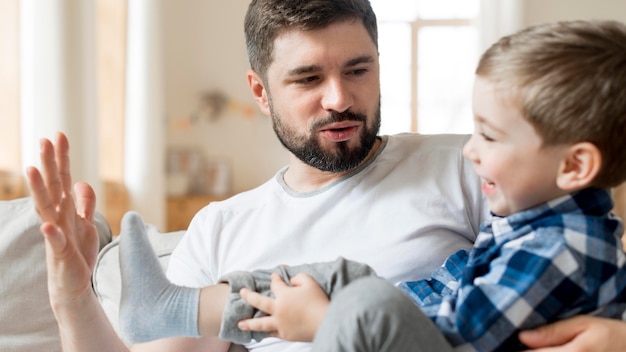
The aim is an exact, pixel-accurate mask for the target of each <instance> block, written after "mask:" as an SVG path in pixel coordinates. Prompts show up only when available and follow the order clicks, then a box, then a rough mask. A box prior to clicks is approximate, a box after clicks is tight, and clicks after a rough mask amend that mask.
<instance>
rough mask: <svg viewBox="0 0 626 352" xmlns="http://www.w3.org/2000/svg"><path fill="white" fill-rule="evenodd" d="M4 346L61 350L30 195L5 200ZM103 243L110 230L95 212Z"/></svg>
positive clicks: (0, 300)
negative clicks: (28, 196)
mask: <svg viewBox="0 0 626 352" xmlns="http://www.w3.org/2000/svg"><path fill="white" fill-rule="evenodd" d="M0 215H1V216H0V351H3V352H39V351H42V352H43V351H46V352H57V351H61V345H60V341H59V331H58V328H57V324H56V320H55V318H54V315H53V314H52V309H51V308H50V303H49V300H48V288H47V279H46V262H45V248H44V241H43V237H42V235H41V232H40V231H39V226H40V221H39V217H38V215H37V213H36V212H35V209H34V207H33V204H32V200H31V199H30V198H19V199H15V200H10V201H0ZM95 221H96V228H97V231H98V237H99V241H100V247H101V248H104V247H105V245H106V244H107V243H109V242H111V230H110V228H109V225H108V224H107V222H106V220H105V219H104V217H103V216H102V215H101V214H96V216H95Z"/></svg>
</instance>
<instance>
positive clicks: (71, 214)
mask: <svg viewBox="0 0 626 352" xmlns="http://www.w3.org/2000/svg"><path fill="white" fill-rule="evenodd" d="M41 165H42V170H41V172H40V171H39V170H38V169H36V168H34V167H30V168H28V170H27V178H28V184H29V186H30V189H31V193H32V196H33V200H34V204H35V209H36V210H37V213H38V214H39V217H40V218H41V221H42V225H41V232H42V234H43V237H44V240H45V243H46V264H47V268H48V292H49V296H50V304H51V306H52V310H53V312H54V315H55V317H56V319H57V322H58V324H59V333H60V337H61V341H62V345H63V350H64V351H66V352H71V351H77V352H78V351H95V352H97V351H129V349H128V348H127V347H126V346H125V344H124V343H123V341H122V340H121V339H120V338H119V337H118V336H117V334H116V332H115V330H114V329H113V327H112V325H111V323H110V322H109V320H108V318H107V317H106V315H105V313H104V310H103V309H102V307H101V306H100V303H99V302H98V300H97V298H96V296H95V294H94V293H93V290H92V287H91V275H92V273H93V269H94V266H95V263H96V259H97V255H98V248H99V243H98V235H97V232H96V228H95V226H94V214H95V206H96V197H95V193H94V191H93V189H92V188H91V186H89V185H88V184H86V183H77V184H76V185H75V186H74V193H75V194H76V202H74V198H73V197H72V193H71V190H72V179H71V175H70V160H69V142H68V140H67V137H65V135H63V134H62V133H59V134H58V135H57V139H56V145H53V144H52V143H51V142H50V141H49V140H46V139H44V140H42V141H41ZM207 346H210V347H215V351H227V350H228V346H229V344H228V343H224V342H221V341H218V340H217V339H185V340H183V339H171V340H162V341H158V342H154V343H152V344H149V345H148V344H146V345H137V346H133V351H153V352H154V351H174V350H176V351H178V350H186V351H200V350H206V349H207Z"/></svg>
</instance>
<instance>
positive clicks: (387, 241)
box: [168, 134, 489, 352]
mask: <svg viewBox="0 0 626 352" xmlns="http://www.w3.org/2000/svg"><path fill="white" fill-rule="evenodd" d="M382 138H383V143H382V145H381V147H380V148H379V150H378V151H377V153H376V155H375V156H373V157H372V158H371V159H370V160H369V161H368V162H367V163H365V164H364V165H362V166H361V167H359V168H358V169H357V170H355V171H354V172H352V173H351V174H349V175H347V176H346V177H344V178H342V179H341V180H338V181H336V182H334V183H333V184H331V185H328V186H326V187H324V188H322V189H319V190H317V191H314V192H307V193H297V192H294V191H292V190H290V189H289V188H288V187H287V185H286V184H285V183H284V182H283V179H282V175H283V173H284V171H285V170H286V169H283V170H281V171H279V172H278V173H277V174H276V177H274V178H272V179H271V180H269V181H268V182H266V183H265V184H263V185H261V186H259V187H257V188H255V189H253V190H250V191H248V192H244V193H241V194H239V195H236V196H234V197H232V198H230V199H228V200H225V201H222V202H214V203H210V204H209V205H208V206H206V207H205V208H203V209H202V210H200V211H199V212H198V214H197V215H196V216H195V217H194V219H193V220H192V222H191V224H190V226H189V229H188V231H187V233H186V235H185V236H184V237H183V239H182V240H181V242H180V244H179V245H178V247H177V248H176V250H175V251H174V253H173V254H172V257H171V259H170V263H169V267H168V277H169V279H170V280H171V281H172V282H174V283H176V284H179V285H185V286H190V287H201V286H206V285H209V284H213V283H215V282H216V281H217V280H218V279H219V278H220V277H221V276H222V275H224V274H226V273H229V272H231V271H234V270H254V269H263V268H271V267H274V266H276V265H280V264H287V265H296V264H301V263H311V262H319V261H330V260H334V259H336V258H337V257H338V256H343V257H345V258H347V259H352V260H356V261H360V262H365V263H367V264H369V265H370V266H371V267H372V268H374V270H376V272H377V273H378V275H380V276H382V277H384V278H386V279H388V280H389V281H391V282H392V283H396V282H397V281H400V280H416V279H419V278H423V277H425V276H427V275H428V274H430V272H431V271H432V270H433V269H435V268H436V267H438V266H440V265H441V264H442V263H443V261H444V259H445V258H446V257H447V256H448V255H449V254H451V253H453V252H455V251H457V250H459V249H461V248H470V247H471V246H472V244H473V242H474V239H475V238H476V235H477V233H478V229H479V226H480V223H481V222H482V221H483V220H484V219H485V218H486V216H488V214H489V213H488V211H487V208H486V202H484V201H483V198H482V195H481V191H480V180H479V178H478V177H477V176H476V175H475V174H474V172H473V171H472V168H471V163H470V162H468V161H466V160H465V159H464V158H463V157H462V155H461V149H462V146H463V144H464V143H465V142H466V141H467V139H468V136H466V135H419V134H401V135H395V136H385V137H382ZM308 346H309V345H308V344H304V343H297V344H294V343H288V342H285V341H281V340H278V339H273V338H270V339H265V340H263V341H261V342H258V343H251V344H248V345H247V346H246V347H247V348H248V349H249V350H250V351H256V352H261V351H263V352H265V351H307V350H308V349H309V347H308Z"/></svg>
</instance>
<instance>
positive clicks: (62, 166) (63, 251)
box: [27, 133, 98, 308]
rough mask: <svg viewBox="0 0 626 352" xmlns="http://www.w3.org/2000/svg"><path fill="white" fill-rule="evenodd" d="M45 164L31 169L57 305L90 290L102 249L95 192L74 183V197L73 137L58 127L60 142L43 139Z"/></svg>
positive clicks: (29, 175) (50, 284) (30, 181)
mask: <svg viewBox="0 0 626 352" xmlns="http://www.w3.org/2000/svg"><path fill="white" fill-rule="evenodd" d="M40 156H41V165H42V166H41V168H42V172H43V176H42V174H41V173H40V171H39V170H38V169H37V168H35V167H29V168H28V169H27V178H28V184H29V186H30V189H31V193H32V197H33V200H34V204H35V209H36V210H37V213H38V214H39V217H40V218H41V221H42V224H41V232H42V233H43V236H44V239H45V242H46V261H47V266H48V290H49V293H50V299H51V303H52V306H53V308H56V307H58V306H59V305H72V304H75V303H76V302H77V300H80V298H81V297H85V296H84V295H90V294H91V274H92V271H93V268H94V265H95V262H96V258H97V254H98V235H97V232H96V228H95V226H94V221H93V220H94V212H95V206H96V196H95V193H94V191H93V189H92V188H91V186H89V185H88V184H86V183H77V184H76V185H75V187H74V191H75V192H76V203H74V199H73V198H72V190H71V188H72V185H71V184H72V177H71V174H70V160H69V143H68V141H67V137H66V136H65V135H64V134H62V133H59V134H58V135H57V140H56V145H53V144H52V143H51V142H50V141H49V140H47V139H44V140H42V141H41V154H40Z"/></svg>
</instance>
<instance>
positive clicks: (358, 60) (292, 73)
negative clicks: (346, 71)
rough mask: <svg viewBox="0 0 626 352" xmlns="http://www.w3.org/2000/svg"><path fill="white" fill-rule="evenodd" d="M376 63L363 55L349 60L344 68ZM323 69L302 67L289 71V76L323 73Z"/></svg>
mask: <svg viewBox="0 0 626 352" xmlns="http://www.w3.org/2000/svg"><path fill="white" fill-rule="evenodd" d="M372 62H374V58H373V57H371V56H367V55H363V56H359V57H356V58H354V59H351V60H348V61H347V62H346V64H345V65H344V67H353V66H357V65H360V64H363V63H372ZM321 71H322V67H321V66H319V65H309V66H300V67H296V68H294V69H293V70H289V71H287V75H288V76H299V75H304V74H311V73H317V72H321Z"/></svg>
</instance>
